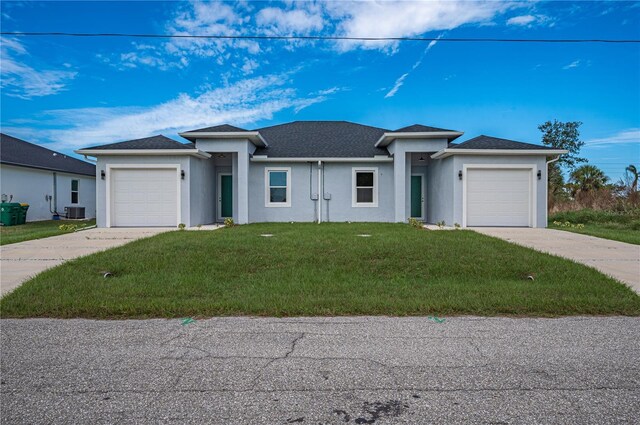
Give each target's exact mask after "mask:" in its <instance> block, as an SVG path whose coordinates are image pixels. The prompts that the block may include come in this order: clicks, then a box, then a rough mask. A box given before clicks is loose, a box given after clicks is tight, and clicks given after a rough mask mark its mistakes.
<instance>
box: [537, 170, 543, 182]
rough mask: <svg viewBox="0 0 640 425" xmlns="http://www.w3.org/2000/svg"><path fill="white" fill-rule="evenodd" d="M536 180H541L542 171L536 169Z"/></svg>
mask: <svg viewBox="0 0 640 425" xmlns="http://www.w3.org/2000/svg"><path fill="white" fill-rule="evenodd" d="M538 180H542V171H540V170H538Z"/></svg>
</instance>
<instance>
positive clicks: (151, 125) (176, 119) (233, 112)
mask: <svg viewBox="0 0 640 425" xmlns="http://www.w3.org/2000/svg"><path fill="white" fill-rule="evenodd" d="M289 78H290V75H289V74H279V75H267V76H261V77H256V78H250V79H245V80H240V81H237V82H235V83H233V84H230V85H226V86H223V87H211V88H206V89H204V90H203V91H202V92H201V93H200V94H198V95H189V94H185V93H183V94H180V95H179V96H177V97H176V98H174V99H172V100H169V101H167V102H165V103H162V104H159V105H155V106H151V107H117V108H81V109H65V110H51V111H47V112H46V115H47V116H48V117H49V122H50V123H51V124H52V127H53V126H54V125H55V126H63V127H64V128H51V129H49V130H42V131H41V132H40V134H41V136H40V137H41V138H43V137H44V138H46V139H47V140H50V141H52V142H53V143H52V144H50V146H51V148H52V149H76V148H79V147H85V146H89V145H96V144H103V143H108V142H113V141H118V140H124V139H135V138H140V137H146V136H149V135H153V134H158V133H166V134H169V135H171V134H175V133H178V132H180V131H184V130H189V129H193V128H198V127H205V126H209V125H216V124H221V123H225V122H232V123H234V124H235V125H243V124H249V123H253V122H256V121H258V120H263V119H270V118H271V117H272V116H273V114H274V113H276V112H278V111H282V110H285V109H288V108H292V109H294V110H295V112H298V111H300V110H302V109H304V108H306V107H309V106H310V105H312V104H315V103H319V102H323V101H324V100H326V99H327V96H326V95H319V94H315V95H311V96H308V97H298V96H297V95H296V91H295V90H294V89H292V88H290V87H288V82H289Z"/></svg>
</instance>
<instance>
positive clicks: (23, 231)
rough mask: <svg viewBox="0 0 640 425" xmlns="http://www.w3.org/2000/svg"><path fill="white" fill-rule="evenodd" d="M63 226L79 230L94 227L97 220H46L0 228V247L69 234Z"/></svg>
mask: <svg viewBox="0 0 640 425" xmlns="http://www.w3.org/2000/svg"><path fill="white" fill-rule="evenodd" d="M61 224H77V225H78V228H81V227H87V226H93V225H95V224H96V221H95V220H87V221H65V220H46V221H33V222H31V223H27V224H20V225H18V226H8V227H4V226H2V227H0V245H7V244H11V243H16V242H24V241H30V240H32V239H42V238H48V237H50V236H56V235H61V234H63V233H69V230H60V225H61Z"/></svg>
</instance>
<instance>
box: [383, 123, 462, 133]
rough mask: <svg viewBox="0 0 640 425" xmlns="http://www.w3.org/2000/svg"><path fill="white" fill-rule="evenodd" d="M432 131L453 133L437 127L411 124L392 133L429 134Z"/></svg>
mask: <svg viewBox="0 0 640 425" xmlns="http://www.w3.org/2000/svg"><path fill="white" fill-rule="evenodd" d="M432 131H453V130H447V129H444V128H438V127H429V126H428V125H422V124H413V125H409V126H407V127H402V128H399V129H397V130H394V133H429V132H432Z"/></svg>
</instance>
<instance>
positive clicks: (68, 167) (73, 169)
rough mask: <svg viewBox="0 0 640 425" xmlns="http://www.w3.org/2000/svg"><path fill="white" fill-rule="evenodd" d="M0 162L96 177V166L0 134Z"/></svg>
mask: <svg viewBox="0 0 640 425" xmlns="http://www.w3.org/2000/svg"><path fill="white" fill-rule="evenodd" d="M0 162H1V163H3V164H10V165H18V166H22V167H30V168H40V169H43V170H51V171H60V172H64V173H71V174H83V175H87V176H95V175H96V166H95V165H93V164H90V163H88V162H84V161H81V160H79V159H76V158H72V157H70V156H67V155H65V154H62V153H58V152H55V151H52V150H50V149H47V148H44V147H42V146H38V145H34V144H33V143H29V142H25V141H24V140H21V139H18V138H16V137H13V136H9V135H7V134H3V133H0Z"/></svg>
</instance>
